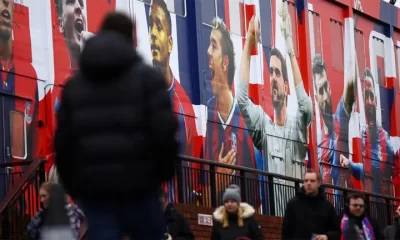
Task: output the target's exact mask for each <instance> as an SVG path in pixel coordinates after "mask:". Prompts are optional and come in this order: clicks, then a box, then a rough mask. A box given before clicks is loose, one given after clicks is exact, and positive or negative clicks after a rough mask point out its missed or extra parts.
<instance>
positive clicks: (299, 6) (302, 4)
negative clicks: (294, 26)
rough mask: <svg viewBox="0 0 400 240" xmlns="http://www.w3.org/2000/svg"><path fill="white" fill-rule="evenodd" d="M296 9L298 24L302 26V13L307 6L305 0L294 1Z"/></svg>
mask: <svg viewBox="0 0 400 240" xmlns="http://www.w3.org/2000/svg"><path fill="white" fill-rule="evenodd" d="M295 4H296V9H297V17H298V19H299V23H300V24H303V15H302V13H303V11H304V9H305V6H307V0H295Z"/></svg>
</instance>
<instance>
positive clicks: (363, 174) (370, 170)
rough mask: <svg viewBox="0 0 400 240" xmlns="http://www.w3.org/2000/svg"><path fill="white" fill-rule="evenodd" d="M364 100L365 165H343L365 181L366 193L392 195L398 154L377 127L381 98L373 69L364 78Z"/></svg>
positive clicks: (345, 162) (363, 145)
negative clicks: (377, 96)
mask: <svg viewBox="0 0 400 240" xmlns="http://www.w3.org/2000/svg"><path fill="white" fill-rule="evenodd" d="M363 79H364V80H363V86H362V89H363V98H364V106H365V118H366V122H367V124H366V126H363V128H362V132H361V134H362V135H361V142H362V158H363V159H362V160H363V161H362V163H354V162H352V161H350V160H349V159H347V158H342V159H341V162H342V164H343V165H345V166H349V167H350V169H351V170H352V172H353V176H354V177H355V178H356V179H358V180H359V179H364V188H365V190H366V191H369V192H373V193H378V194H386V195H390V193H391V184H389V182H390V177H393V174H394V159H395V153H394V149H393V146H392V143H391V142H390V136H389V134H388V132H387V131H386V130H385V129H383V127H382V126H379V125H378V124H377V120H376V111H377V99H376V91H375V81H374V78H373V75H372V72H371V70H369V69H368V68H366V69H365V70H364V77H363Z"/></svg>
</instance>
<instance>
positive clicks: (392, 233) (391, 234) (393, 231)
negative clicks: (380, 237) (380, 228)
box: [384, 206, 400, 240]
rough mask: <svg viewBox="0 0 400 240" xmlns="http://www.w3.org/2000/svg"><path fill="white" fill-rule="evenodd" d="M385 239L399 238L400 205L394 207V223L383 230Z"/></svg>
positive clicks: (393, 239)
mask: <svg viewBox="0 0 400 240" xmlns="http://www.w3.org/2000/svg"><path fill="white" fill-rule="evenodd" d="M384 235H385V240H400V206H398V207H397V208H396V212H395V218H394V223H393V224H392V225H389V226H387V227H386V228H385V230H384Z"/></svg>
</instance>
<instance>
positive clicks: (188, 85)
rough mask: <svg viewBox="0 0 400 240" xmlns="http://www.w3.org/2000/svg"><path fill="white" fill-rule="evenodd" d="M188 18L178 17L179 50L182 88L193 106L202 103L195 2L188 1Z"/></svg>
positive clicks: (176, 44) (177, 43) (175, 45)
mask: <svg viewBox="0 0 400 240" xmlns="http://www.w3.org/2000/svg"><path fill="white" fill-rule="evenodd" d="M186 4H187V7H186V11H187V14H186V18H183V17H180V16H176V28H177V38H178V39H177V40H178V41H177V42H175V44H174V47H177V48H178V53H179V57H178V61H179V77H180V83H181V85H182V87H183V88H184V89H185V91H186V93H187V95H188V96H189V98H190V100H191V101H192V104H194V105H199V104H200V103H201V100H200V99H201V95H200V94H201V91H200V82H199V72H198V66H199V62H198V53H197V51H196V49H197V31H196V10H195V1H186Z"/></svg>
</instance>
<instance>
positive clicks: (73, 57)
mask: <svg viewBox="0 0 400 240" xmlns="http://www.w3.org/2000/svg"><path fill="white" fill-rule="evenodd" d="M55 1H56V6H57V13H58V24H59V27H60V32H61V34H62V35H63V37H64V39H65V42H66V44H67V48H68V53H69V58H70V67H71V68H72V69H74V68H77V66H78V57H79V54H80V53H81V51H82V48H83V45H84V41H85V32H86V31H87V26H86V16H85V11H84V8H85V6H84V2H83V0H55Z"/></svg>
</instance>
